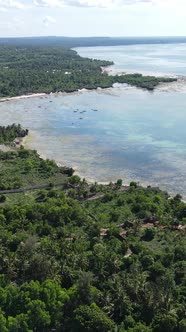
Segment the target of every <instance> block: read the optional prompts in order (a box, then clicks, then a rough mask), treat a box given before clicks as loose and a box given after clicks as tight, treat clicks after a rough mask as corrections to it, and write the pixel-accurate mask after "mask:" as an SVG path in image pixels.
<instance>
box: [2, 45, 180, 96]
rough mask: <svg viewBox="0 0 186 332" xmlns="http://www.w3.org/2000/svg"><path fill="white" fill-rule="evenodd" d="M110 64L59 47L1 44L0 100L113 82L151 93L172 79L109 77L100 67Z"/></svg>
mask: <svg viewBox="0 0 186 332" xmlns="http://www.w3.org/2000/svg"><path fill="white" fill-rule="evenodd" d="M111 64H113V63H112V62H109V61H100V60H92V59H87V58H82V57H80V56H79V55H78V54H77V52H76V51H74V50H71V49H67V48H63V47H31V46H30V47H24V46H22V47H21V46H17V47H16V46H9V47H8V46H3V45H1V46H0V97H12V96H19V95H23V94H29V93H39V92H44V93H50V92H58V91H63V92H72V91H77V90H78V89H82V88H86V89H95V88H97V87H102V88H108V87H111V86H112V85H113V84H114V83H116V82H119V83H128V84H130V85H134V86H137V87H141V88H145V89H148V90H153V89H154V88H155V86H157V85H158V84H159V83H160V82H172V81H174V80H175V79H172V78H157V77H153V76H142V75H140V74H132V75H121V76H118V75H116V76H109V75H108V74H106V73H102V70H101V67H104V66H108V65H111Z"/></svg>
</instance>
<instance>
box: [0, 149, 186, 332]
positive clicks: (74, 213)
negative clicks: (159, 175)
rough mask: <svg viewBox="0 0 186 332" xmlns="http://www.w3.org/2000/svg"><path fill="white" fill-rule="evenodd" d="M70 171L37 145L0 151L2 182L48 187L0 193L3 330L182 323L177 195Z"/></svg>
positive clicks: (129, 328)
mask: <svg viewBox="0 0 186 332" xmlns="http://www.w3.org/2000/svg"><path fill="white" fill-rule="evenodd" d="M72 174H73V170H71V169H65V168H60V167H58V166H57V165H56V164H55V163H54V162H53V161H49V160H46V161H44V160H42V159H41V158H40V157H39V156H38V155H37V153H36V152H35V151H29V150H26V149H24V148H20V149H17V150H14V151H9V152H1V155H0V179H1V184H2V183H5V184H6V186H5V187H6V188H12V184H13V183H14V182H15V176H17V177H18V179H17V180H18V181H20V182H19V185H20V186H21V187H24V186H26V185H28V184H33V185H35V184H37V183H46V182H47V181H48V183H51V186H49V187H48V189H47V190H33V191H31V192H30V191H26V190H25V192H23V193H20V194H7V195H3V194H1V193H0V294H1V295H0V331H2V332H8V331H15V332H19V331H22V332H52V331H57V332H80V331H81V332H86V331H87V332H88V331H89V332H93V331H98V332H115V331H118V332H184V331H185V328H186V320H185V300H186V288H185V282H186V279H185V269H186V265H185V259H186V247H185V222H186V204H185V203H183V202H182V201H181V197H180V195H176V196H175V197H174V198H170V197H169V196H168V194H167V193H165V192H162V191H160V190H159V189H157V188H154V189H153V188H150V187H149V188H146V189H145V188H142V187H139V186H138V185H137V184H136V183H135V182H132V183H131V185H130V186H129V187H124V186H122V180H121V179H119V180H118V181H117V182H116V183H115V184H112V183H111V184H110V185H108V186H104V185H99V184H97V183H95V184H92V185H88V184H87V182H86V180H85V179H83V180H81V179H80V178H79V177H78V176H77V175H72ZM60 181H61V182H62V185H61V186H60V187H56V186H55V183H56V184H57V182H60ZM1 188H2V187H1Z"/></svg>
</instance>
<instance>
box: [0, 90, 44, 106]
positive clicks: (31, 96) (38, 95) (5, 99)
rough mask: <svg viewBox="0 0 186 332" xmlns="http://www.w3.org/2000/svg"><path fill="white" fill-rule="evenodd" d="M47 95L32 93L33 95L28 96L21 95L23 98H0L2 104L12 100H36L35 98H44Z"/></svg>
mask: <svg viewBox="0 0 186 332" xmlns="http://www.w3.org/2000/svg"><path fill="white" fill-rule="evenodd" d="M46 95H47V94H46V93H44V92H43V93H42V92H41V93H32V94H28V95H21V96H15V97H2V98H0V103H4V102H6V101H10V100H19V99H27V98H34V97H43V96H46Z"/></svg>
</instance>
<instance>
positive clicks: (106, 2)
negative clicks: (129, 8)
mask: <svg viewBox="0 0 186 332" xmlns="http://www.w3.org/2000/svg"><path fill="white" fill-rule="evenodd" d="M182 1H184V0H177V1H176V2H175V0H33V3H34V5H36V6H41V7H53V8H55V7H63V6H74V7H98V8H110V7H119V6H126V5H137V4H152V5H169V4H176V3H177V4H178V3H179V2H182Z"/></svg>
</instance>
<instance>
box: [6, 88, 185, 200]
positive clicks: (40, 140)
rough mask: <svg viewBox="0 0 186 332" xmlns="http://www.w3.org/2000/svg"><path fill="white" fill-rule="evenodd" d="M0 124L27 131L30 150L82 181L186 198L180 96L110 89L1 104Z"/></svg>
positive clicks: (183, 117)
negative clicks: (156, 189)
mask: <svg viewBox="0 0 186 332" xmlns="http://www.w3.org/2000/svg"><path fill="white" fill-rule="evenodd" d="M95 110H96V111H95ZM81 112H83V113H81ZM0 122H1V123H3V124H8V123H12V122H19V123H21V124H22V125H23V126H26V127H28V128H29V129H31V130H32V140H31V141H30V142H29V147H31V148H35V149H37V150H38V151H39V152H40V153H41V154H42V155H43V156H46V157H48V158H52V159H55V160H56V161H57V162H59V163H62V164H66V165H69V166H73V167H75V168H76V170H77V172H78V173H79V174H80V175H82V176H85V177H86V178H88V179H89V180H96V181H101V182H107V181H111V180H112V181H115V180H116V179H117V178H122V179H123V180H124V182H125V183H128V182H129V181H130V180H136V181H140V182H141V183H142V184H145V185H147V184H152V185H160V187H161V188H162V189H166V190H169V191H170V192H180V193H182V194H183V195H184V196H185V197H186V145H185V142H186V131H185V122H186V94H185V93H180V92H166V93H165V92H161V91H156V92H154V93H149V92H147V91H143V90H140V89H135V88H115V89H108V90H105V91H92V92H81V93H76V94H70V95H66V96H60V95H56V96H47V97H43V98H41V97H40V98H39V97H37V98H33V99H24V100H16V101H15V100H14V101H10V102H7V103H2V104H1V105H0Z"/></svg>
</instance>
